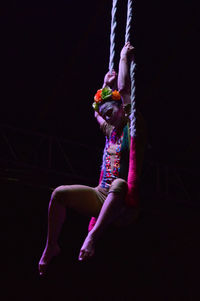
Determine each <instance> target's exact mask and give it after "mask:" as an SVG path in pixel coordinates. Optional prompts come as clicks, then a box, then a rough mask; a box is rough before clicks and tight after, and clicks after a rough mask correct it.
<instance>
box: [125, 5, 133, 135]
mask: <svg viewBox="0 0 200 301" xmlns="http://www.w3.org/2000/svg"><path fill="white" fill-rule="evenodd" d="M132 17H133V2H132V0H128V5H127V21H126V34H125V43H126V42H128V41H130V37H131V22H132ZM135 67H136V64H135V62H134V61H132V62H131V66H130V78H131V116H130V118H131V124H130V130H131V131H130V133H131V137H135V136H136V109H135V107H136V106H135Z"/></svg>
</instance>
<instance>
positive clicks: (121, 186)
mask: <svg viewBox="0 0 200 301" xmlns="http://www.w3.org/2000/svg"><path fill="white" fill-rule="evenodd" d="M127 191H128V184H127V182H126V181H125V180H124V179H121V178H118V179H115V180H114V181H113V182H112V184H111V187H110V189H109V193H111V192H113V193H117V194H118V195H120V196H121V198H125V196H126V193H127Z"/></svg>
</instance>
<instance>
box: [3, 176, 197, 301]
mask: <svg viewBox="0 0 200 301" xmlns="http://www.w3.org/2000/svg"><path fill="white" fill-rule="evenodd" d="M1 184H3V189H2V192H3V194H4V200H3V202H2V210H1V222H2V224H3V229H4V231H3V233H2V236H1V238H2V240H1V242H2V248H1V250H2V252H3V254H2V256H1V259H2V261H1V276H2V288H3V291H2V293H3V296H4V297H3V298H2V300H13V299H14V298H17V300H55V299H57V300H94V299H95V300H170V301H171V300H176V301H177V300H181V301H182V300H199V298H200V293H199V268H200V260H199V253H200V244H199V230H198V229H199V227H200V219H199V211H200V208H198V207H194V206H189V205H188V204H187V205H184V204H182V203H176V202H172V201H171V202H170V201H168V202H167V203H166V202H165V201H163V200H162V199H160V202H159V203H158V202H156V201H155V199H154V200H153V199H151V200H145V201H143V210H142V212H141V216H140V218H139V220H138V222H137V223H136V224H135V225H132V226H130V227H129V228H127V229H120V230H119V229H113V228H109V229H108V230H107V232H106V234H105V235H104V236H103V237H102V239H101V241H99V244H98V248H97V250H96V256H95V258H94V259H92V260H91V261H90V262H88V263H80V262H79V261H78V260H77V258H78V254H79V249H80V247H81V244H82V242H83V240H84V238H85V236H86V234H87V225H88V221H89V219H88V218H86V217H82V216H80V215H78V214H76V213H75V212H73V211H68V214H69V215H68V219H67V220H66V224H65V226H64V228H63V231H62V234H61V237H60V245H61V247H62V252H61V255H60V256H59V257H58V258H56V259H55V260H53V262H52V264H51V265H50V268H49V272H48V274H47V276H46V278H43V279H40V278H39V276H38V273H37V264H38V260H39V258H40V256H41V253H42V250H43V247H44V242H45V236H46V228H47V206H48V199H49V196H50V191H49V190H48V189H47V188H45V187H40V188H38V187H37V186H30V185H28V184H23V183H20V182H19V183H13V182H5V181H3V180H1ZM149 202H151V206H149V204H148V203H149ZM161 203H162V205H161ZM145 204H146V205H145Z"/></svg>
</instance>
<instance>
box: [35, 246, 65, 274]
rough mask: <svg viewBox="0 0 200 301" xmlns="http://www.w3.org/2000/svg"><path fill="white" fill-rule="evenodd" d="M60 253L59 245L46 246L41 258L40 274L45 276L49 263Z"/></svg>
mask: <svg viewBox="0 0 200 301" xmlns="http://www.w3.org/2000/svg"><path fill="white" fill-rule="evenodd" d="M59 253H60V248H59V246H58V245H54V246H47V247H45V249H44V251H43V254H42V257H41V258H40V261H39V264H38V270H39V274H40V276H43V275H44V274H45V273H46V270H47V268H48V265H49V263H50V261H51V260H52V258H53V257H55V256H57V255H58V254H59Z"/></svg>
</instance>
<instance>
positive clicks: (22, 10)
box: [0, 0, 200, 301]
mask: <svg viewBox="0 0 200 301" xmlns="http://www.w3.org/2000/svg"><path fill="white" fill-rule="evenodd" d="M111 6H112V3H111V1H108V0H99V1H90V0H85V1H71V0H68V1H51V2H48V3H47V2H45V1H32V0H30V1H9V2H7V4H6V5H5V6H4V7H3V8H2V9H1V19H0V22H1V23H0V30H1V32H0V36H1V40H0V44H1V48H0V49H1V57H0V59H1V62H0V73H1V89H0V97H1V121H0V123H1V124H2V125H10V126H13V127H17V128H21V129H28V130H31V131H33V132H34V131H37V132H40V133H46V134H53V135H55V136H57V137H63V138H67V139H70V140H72V141H78V142H80V143H84V144H86V145H88V146H97V147H100V148H103V144H104V137H103V135H102V134H101V133H100V131H99V127H98V125H97V123H96V121H95V119H94V118H93V110H92V107H91V104H92V102H93V96H94V94H95V92H96V90H97V89H99V87H101V86H102V82H103V77H104V74H105V73H106V72H107V71H108V62H109V43H110V41H109V35H110V21H111ZM117 18H118V27H117V38H116V45H117V46H116V60H115V68H116V69H117V64H118V59H119V53H120V49H121V48H122V46H123V44H124V31H125V22H126V1H122V0H121V1H119V6H118V12H117ZM131 42H132V43H133V45H134V46H135V52H136V53H135V58H136V63H137V70H136V99H137V103H138V105H139V107H140V109H141V111H142V113H143V115H144V117H145V120H146V123H147V127H148V144H149V148H148V149H149V151H150V152H151V156H153V158H154V159H158V160H159V161H162V162H166V163H173V164H175V165H176V164H179V165H181V166H187V167H189V168H192V167H195V168H196V167H197V166H198V164H199V150H200V144H199V122H198V121H199V111H198V102H199V91H198V88H199V64H198V57H199V50H200V49H199V13H198V6H197V3H196V2H194V1H136V2H135V4H134V20H133V29H132V40H131ZM84 158H85V157H84V154H80V156H79V157H77V160H80V162H81V161H82V160H84ZM87 160H88V169H89V168H90V167H89V166H90V165H89V163H90V160H89V159H88V158H87ZM197 170H198V169H197ZM192 176H193V174H191V177H190V180H189V181H191V183H192V182H193V177H192ZM15 180H16V179H15ZM97 180H98V175H97ZM196 180H197V177H196ZM196 183H197V181H196ZM1 185H2V188H1V195H2V198H1V204H2V210H1V221H2V223H3V227H2V228H3V234H2V236H1V241H2V251H3V255H2V257H1V259H2V262H1V263H2V264H1V267H2V272H1V275H2V278H3V280H4V281H3V282H2V283H3V285H4V287H5V294H4V298H3V299H2V300H6V299H9V300H13V298H17V299H19V298H20V299H21V300H47V299H48V300H51V299H52V300H55V299H60V300H62V299H65V300H90V298H91V299H93V300H94V299H95V300H145V301H146V300H151V299H152V300H159V301H164V300H169V301H173V300H176V301H177V300H181V301H182V300H192V301H193V300H199V290H198V284H199V282H198V279H199V267H200V262H199V252H200V248H199V243H198V239H199V231H198V229H199V226H200V225H199V208H198V207H195V208H194V207H192V206H191V205H190V204H183V203H181V204H180V203H176V202H175V203H173V201H172V202H170V203H169V204H167V203H166V202H163V200H161V199H160V200H159V201H158V202H157V203H156V202H155V200H154V199H151V201H150V200H149V199H146V200H145V203H144V212H143V216H142V218H141V220H140V221H139V223H138V224H137V225H136V227H133V228H131V229H129V230H127V231H124V230H119V231H117V232H116V231H114V230H113V229H109V230H108V232H107V233H106V234H105V236H104V238H102V240H101V242H100V243H99V248H98V250H97V256H96V259H94V261H92V262H91V263H89V264H88V265H87V264H83V265H80V264H79V263H78V262H77V256H78V251H79V249H80V247H81V244H82V242H83V239H84V237H85V235H86V234H87V224H88V221H89V219H87V218H83V217H81V216H79V215H77V214H75V213H74V212H70V213H69V219H68V220H67V222H66V225H65V226H64V229H63V233H62V235H61V242H60V243H61V246H62V250H63V251H62V254H61V256H60V257H59V258H58V259H57V261H56V262H54V264H52V266H51V268H50V272H49V275H48V277H47V278H46V279H43V280H41V279H39V277H38V274H37V262H38V260H39V258H40V256H41V253H42V249H43V247H44V242H45V236H46V230H47V207H48V201H49V196H50V191H49V189H47V188H44V187H39V186H37V187H36V186H34V185H33V186H31V185H26V184H24V183H23V182H20V181H19V182H17V181H13V182H12V181H11V182H9V181H6V180H5V179H1ZM197 185H198V183H197ZM151 202H152V203H151ZM66 237H67V239H66ZM130 238H131V243H130ZM113 250H114V251H113ZM99 288H100V289H99Z"/></svg>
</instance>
